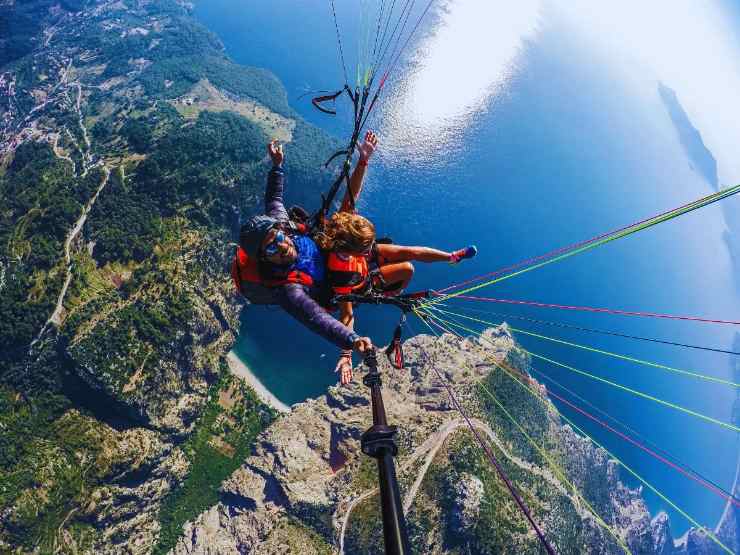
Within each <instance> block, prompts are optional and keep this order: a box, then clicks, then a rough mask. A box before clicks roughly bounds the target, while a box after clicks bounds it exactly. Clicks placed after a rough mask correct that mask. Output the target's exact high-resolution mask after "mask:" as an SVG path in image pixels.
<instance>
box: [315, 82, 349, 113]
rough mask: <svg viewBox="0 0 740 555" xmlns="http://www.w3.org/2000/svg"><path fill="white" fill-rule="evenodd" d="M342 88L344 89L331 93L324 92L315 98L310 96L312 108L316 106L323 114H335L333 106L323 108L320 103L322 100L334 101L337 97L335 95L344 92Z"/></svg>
mask: <svg viewBox="0 0 740 555" xmlns="http://www.w3.org/2000/svg"><path fill="white" fill-rule="evenodd" d="M345 88H346V86H345ZM344 90H345V89H342V90H339V91H337V92H335V93H332V94H325V95H323V96H317V97H315V98H312V99H311V104H313V106H314V108H316V109H317V110H319V111H320V112H324V113H325V114H329V115H332V116H336V115H337V111H336V110H334V109H333V108H324V107H323V106H322V104H323V103H324V102H334V101H335V100H336V99H337V97H338V96H339V95H340V94H342V93H343V92H344Z"/></svg>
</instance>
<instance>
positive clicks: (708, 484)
mask: <svg viewBox="0 0 740 555" xmlns="http://www.w3.org/2000/svg"><path fill="white" fill-rule="evenodd" d="M438 326H440V327H442V328H444V326H441V325H439V324H438ZM447 331H448V332H449V333H452V334H454V335H458V334H457V333H456V332H454V331H453V330H450V329H447ZM478 336H480V334H478ZM458 337H459V335H458ZM490 360H491V362H492V363H493V364H494V365H496V366H497V367H499V368H501V369H502V370H504V371H507V368H506V367H508V371H509V372H513V373H515V374H517V375H519V377H521V378H522V379H524V380H525V381H527V382H533V383H535V384H536V382H534V380H533V379H532V378H531V377H529V376H527V375H525V374H523V373H522V372H521V371H519V370H517V369H514V368H512V367H511V366H509V365H507V364H505V363H503V362H497V361H496V360H495V359H494V358H493V357H491V359H490ZM537 373H538V374H540V375H542V376H543V377H545V378H547V379H548V380H549V381H552V382H554V383H555V384H556V385H557V386H558V387H561V388H563V389H566V390H567V388H565V387H564V386H562V385H560V384H559V383H557V382H555V381H554V380H552V379H550V378H549V377H548V376H546V375H545V374H542V373H541V372H537ZM567 391H570V390H567ZM548 394H549V395H550V396H552V397H554V398H556V399H558V400H559V401H561V402H563V403H564V404H566V405H567V406H569V407H571V408H572V409H573V410H575V411H577V412H579V413H581V414H582V415H583V416H586V417H587V418H589V419H590V420H592V421H594V422H596V423H597V424H599V425H600V426H602V427H603V428H605V429H607V430H608V431H610V432H612V433H613V434H615V435H617V436H619V437H620V438H622V439H623V440H625V441H627V442H629V443H631V444H633V445H635V446H636V447H638V448H639V449H641V450H642V451H644V452H646V453H648V454H649V455H651V456H652V457H653V458H655V459H657V460H659V461H660V462H662V463H664V464H666V465H667V466H669V467H671V468H673V469H675V470H677V471H678V472H680V473H681V474H683V475H684V476H686V477H688V478H690V479H691V480H693V481H695V482H697V483H698V484H700V485H702V486H703V487H705V488H706V489H708V490H709V491H712V492H713V493H716V494H717V495H719V496H720V497H722V498H723V499H725V500H726V501H727V502H729V503H732V504H733V505H735V506H737V507H740V500H738V499H737V498H736V497H735V496H734V495H732V494H731V493H730V492H728V491H727V490H725V489H724V488H722V487H721V486H718V485H717V484H715V483H714V482H713V481H711V480H709V479H707V478H705V477H704V476H702V475H701V474H700V473H698V472H697V471H695V470H693V469H692V468H691V467H689V466H688V465H686V464H684V463H682V462H681V461H677V462H678V464H676V463H674V462H672V461H670V460H668V457H670V458H673V459H674V460H676V459H675V457H673V456H672V455H670V454H669V453H666V452H665V451H663V453H664V454H665V455H666V456H662V455H661V454H659V453H657V452H656V451H655V450H654V449H651V448H649V447H646V446H645V445H643V444H642V443H640V442H639V441H636V440H635V439H633V438H631V437H629V436H627V435H626V434H624V433H622V432H620V431H619V430H616V429H614V428H613V427H611V426H610V425H609V424H607V423H606V422H603V421H602V420H599V419H598V418H596V417H594V416H593V415H591V414H589V413H588V412H586V411H585V410H583V409H581V408H580V407H578V406H576V405H574V404H573V403H572V402H570V401H568V400H567V399H565V398H563V397H562V396H560V395H558V394H557V393H555V392H554V391H552V390H551V389H550V390H548ZM571 394H573V393H572V392H571ZM573 395H574V396H575V397H578V398H579V399H581V400H583V399H582V398H581V397H579V396H578V395H575V394H573ZM589 404H590V403H589ZM591 406H592V407H593V405H591ZM593 408H594V409H596V410H598V411H599V412H602V413H603V414H605V415H606V416H607V417H608V418H610V419H612V420H614V421H616V422H617V424H619V425H621V426H623V427H625V428H626V429H628V430H630V431H631V432H632V433H633V434H635V435H637V436H639V434H638V433H636V432H634V431H633V430H631V428H629V427H628V426H625V425H624V424H622V423H621V422H619V421H618V420H616V419H614V418H613V417H611V416H609V415H608V414H607V413H604V411H601V410H600V409H598V408H596V407H593ZM658 450H660V449H659V448H658ZM660 451H662V450H660Z"/></svg>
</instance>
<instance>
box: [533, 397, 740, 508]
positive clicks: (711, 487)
mask: <svg viewBox="0 0 740 555" xmlns="http://www.w3.org/2000/svg"><path fill="white" fill-rule="evenodd" d="M547 393H548V395H551V396H553V397H555V398H556V399H558V400H560V401H562V402H563V403H565V404H566V405H568V406H569V407H571V408H572V409H573V410H575V411H578V412H579V413H581V414H582V415H583V416H585V417H586V418H589V419H591V420H593V421H594V422H596V423H597V424H599V425H600V426H602V427H604V428H606V429H607V430H609V431H610V432H612V433H614V434H617V435H618V436H619V437H621V438H622V439H624V440H625V441H628V442H629V443H631V444H633V445H634V446H636V447H638V448H640V449H642V450H643V451H645V452H646V453H648V454H649V455H651V456H652V457H654V458H656V459H658V460H659V461H661V462H662V463H665V464H667V465H668V466H670V467H671V468H673V469H675V470H677V471H679V472H680V473H681V474H683V475H684V476H686V477H688V478H691V479H692V480H693V481H695V482H697V483H698V484H701V485H702V486H704V487H705V488H707V489H709V490H711V491H713V492H715V493H716V494H717V495H719V496H720V497H722V498H723V499H725V500H726V501H729V502H730V503H732V504H733V505H735V506H736V507H740V501H738V500H736V499H735V498H734V497H732V496H729V495H727V494H726V493H725V492H723V491H722V490H720V489H719V488H717V487H715V486H714V485H712V484H710V483H708V482H707V481H706V480H704V479H703V478H698V477H696V476H694V475H693V474H691V473H689V472H686V471H685V470H684V469H683V468H681V467H680V466H678V465H676V464H674V463H672V462H671V461H669V460H668V459H666V458H664V457H662V456H660V455H659V454H658V453H656V452H655V451H653V450H652V449H650V448H648V447H645V446H644V445H642V444H641V443H640V442H638V441H636V440H634V439H632V438H631V437H629V436H627V435H625V434H623V433H622V432H620V431H619V430H615V429H614V428H612V427H611V426H609V424H607V423H606V422H603V421H601V420H599V419H598V418H596V417H595V416H592V415H591V414H589V413H587V412H586V411H585V410H583V409H581V408H579V407H577V406H575V405H574V404H573V403H571V402H570V401H568V400H567V399H563V398H562V397H561V396H560V395H558V394H557V393H554V392H553V391H552V390H550V389H548V390H547Z"/></svg>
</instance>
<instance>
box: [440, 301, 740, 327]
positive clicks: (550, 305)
mask: <svg viewBox="0 0 740 555" xmlns="http://www.w3.org/2000/svg"><path fill="white" fill-rule="evenodd" d="M455 298H457V299H465V300H470V301H481V302H487V303H500V304H514V305H525V306H535V307H538V308H558V309H560V310H578V311H582V312H601V313H604V314H616V315H618V316H640V317H642V318H664V319H667V320H687V321H691V322H702V323H706V324H729V325H734V326H737V325H740V321H737V320H720V319H716V318H715V319H712V318H703V317H700V316H679V315H676V314H661V313H659V312H639V311H636V310H619V309H616V308H597V307H593V306H577V305H563V304H554V303H541V302H537V301H521V300H514V299H495V298H493V297H474V296H469V295H455ZM428 304H436V303H435V302H434V301H432V303H428ZM427 306H428V305H427Z"/></svg>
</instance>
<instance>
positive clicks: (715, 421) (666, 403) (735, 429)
mask: <svg viewBox="0 0 740 555" xmlns="http://www.w3.org/2000/svg"><path fill="white" fill-rule="evenodd" d="M417 316H420V317H422V313H419V312H417ZM423 316H426V317H431V318H436V319H437V320H439V321H441V322H443V323H446V324H448V325H451V326H454V327H457V328H459V329H462V330H465V331H467V332H469V333H472V334H474V335H479V332H477V331H475V330H472V329H470V328H468V327H466V326H463V325H461V324H459V323H457V322H450V321H448V320H445V319H443V318H439V317H438V316H434V315H433V314H431V313H429V312H425V313H423ZM422 319H423V317H422ZM520 349H521V351H522V352H523V353H526V354H528V355H529V356H531V357H533V358H537V359H539V360H542V361H544V362H548V363H550V364H552V365H554V366H558V367H560V368H565V369H566V370H570V371H571V372H574V373H576V374H579V375H581V376H584V377H587V378H590V379H592V380H594V381H597V382H600V383H604V384H607V385H610V386H612V387H614V388H616V389H620V390H622V391H625V392H627V393H631V394H632V395H635V396H636V397H641V398H643V399H646V400H648V401H653V402H655V403H658V404H660V405H663V406H665V407H668V408H671V409H674V410H676V411H679V412H683V413H684V414H688V415H690V416H694V417H695V418H699V419H701V420H704V421H706V422H710V423H712V424H716V425H717V426H721V427H723V428H727V429H728V430H732V431H733V432H740V428H739V427H737V426H735V425H733V424H730V423H728V422H723V421H722V420H718V419H716V418H712V417H711V416H707V415H705V414H702V413H700V412H697V411H694V410H691V409H687V408H685V407H682V406H681V405H677V404H676V403H672V402H670V401H664V400H663V399H660V398H658V397H655V396H654V395H650V394H649V393H644V392H642V391H639V390H637V389H633V388H631V387H627V386H625V385H621V384H618V383H616V382H613V381H611V380H607V379H606V378H602V377H600V376H596V375H594V374H590V373H588V372H586V371H584V370H579V369H578V368H575V367H573V366H569V365H567V364H563V363H562V362H557V361H555V360H552V359H551V358H548V357H545V356H543V355H539V354H537V353H533V352H532V351H528V350H527V349H524V348H521V347H520Z"/></svg>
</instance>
